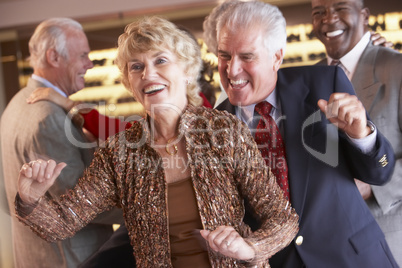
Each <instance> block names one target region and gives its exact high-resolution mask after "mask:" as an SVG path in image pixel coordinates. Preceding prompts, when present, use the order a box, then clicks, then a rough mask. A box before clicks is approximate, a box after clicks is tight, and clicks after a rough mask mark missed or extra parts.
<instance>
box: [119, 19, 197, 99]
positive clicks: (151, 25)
mask: <svg viewBox="0 0 402 268" xmlns="http://www.w3.org/2000/svg"><path fill="white" fill-rule="evenodd" d="M165 49H168V50H169V51H171V52H173V53H174V54H175V55H176V56H177V58H178V60H179V61H180V62H181V63H183V64H184V68H185V72H186V74H187V76H188V77H189V78H190V79H189V81H188V85H187V98H188V102H189V104H191V105H194V106H199V105H201V103H202V98H201V97H200V96H199V91H200V87H199V85H198V82H197V80H198V76H199V75H200V71H201V68H202V61H201V52H200V47H199V45H198V44H197V43H196V42H195V41H194V40H193V39H192V38H191V37H190V36H189V35H188V34H187V33H186V32H184V31H182V30H180V29H178V28H177V26H176V25H175V24H173V23H172V22H170V21H168V20H165V19H163V18H160V17H144V18H142V19H140V20H138V21H135V22H132V23H130V24H128V25H127V26H126V27H125V29H124V33H123V34H121V35H120V36H119V39H118V48H117V57H116V64H117V66H118V67H119V69H120V71H121V74H122V83H123V85H124V86H125V87H126V88H127V89H129V90H130V84H129V81H128V67H127V63H128V61H129V60H131V59H132V58H133V54H136V53H144V52H147V51H150V50H165Z"/></svg>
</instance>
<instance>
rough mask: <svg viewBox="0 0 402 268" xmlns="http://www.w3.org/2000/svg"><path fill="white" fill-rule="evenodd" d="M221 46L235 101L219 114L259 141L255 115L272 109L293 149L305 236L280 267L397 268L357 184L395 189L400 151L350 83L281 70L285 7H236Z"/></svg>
mask: <svg viewBox="0 0 402 268" xmlns="http://www.w3.org/2000/svg"><path fill="white" fill-rule="evenodd" d="M217 37H218V38H217V40H218V68H219V73H220V77H221V83H222V85H223V87H224V89H225V91H226V93H227V94H228V98H229V99H227V100H225V101H224V102H223V103H222V104H220V105H219V106H218V107H217V108H218V109H225V110H228V111H229V112H232V113H234V114H236V115H237V116H238V117H239V118H241V119H242V120H243V121H244V122H246V123H247V124H248V125H249V127H250V129H251V130H252V131H253V132H254V131H255V130H256V128H257V127H256V126H257V124H258V125H259V119H260V117H259V116H258V115H257V113H256V111H255V110H254V108H255V107H256V106H259V104H258V103H260V102H262V101H267V102H269V103H270V104H271V105H272V106H273V107H274V108H273V111H271V113H270V116H272V117H274V119H275V120H276V122H277V123H278V125H279V130H280V133H281V136H282V138H283V140H284V143H285V158H286V162H287V166H288V184H289V191H290V201H291V203H292V205H293V206H294V208H295V209H296V211H297V213H298V214H299V216H300V231H299V234H298V235H297V236H296V238H295V241H294V243H291V244H290V245H289V246H288V247H287V248H286V249H284V250H282V251H281V252H279V253H278V254H276V255H275V256H273V257H272V258H271V259H270V264H271V266H272V267H281V268H282V267H289V268H295V267H336V268H339V267H353V268H355V267H373V268H374V267H397V264H396V262H395V260H394V258H393V256H392V254H391V252H390V250H389V247H388V245H387V243H386V241H385V239H384V235H383V233H382V231H381V229H380V228H379V226H378V224H377V223H376V221H375V220H374V218H373V216H372V215H371V213H370V211H369V209H368V208H367V206H366V204H365V202H364V200H363V198H362V197H361V195H360V193H359V190H358V189H357V187H356V184H355V182H354V178H359V179H361V180H363V181H365V182H366V183H370V184H375V185H382V184H385V183H386V182H388V180H389V179H390V177H391V174H392V171H393V167H394V155H393V151H392V148H391V146H390V145H389V143H388V141H387V140H386V139H385V138H384V137H383V136H382V134H381V133H380V132H378V131H377V130H376V128H375V126H374V125H373V124H371V122H369V121H368V120H367V118H366V112H365V109H364V107H363V105H362V104H361V102H360V101H359V100H358V99H357V98H356V96H354V95H353V94H354V91H353V88H352V85H351V83H350V82H349V80H348V78H347V77H346V76H345V74H344V73H343V72H342V71H341V70H340V69H339V68H336V67H322V66H309V67H296V68H284V69H280V70H279V67H280V65H281V63H282V59H283V53H284V49H285V45H286V23H285V20H284V18H283V16H282V14H281V13H280V12H279V10H278V9H277V8H276V7H274V6H271V5H269V4H266V3H263V2H245V3H239V4H236V5H233V6H232V7H231V8H229V9H228V10H227V11H226V12H224V13H223V14H222V16H220V17H219V18H218V26H217ZM257 104H258V105H257ZM256 110H258V109H256ZM320 110H321V112H320ZM323 114H325V115H326V117H328V118H329V119H326V118H325V116H322V115H323ZM330 122H331V123H332V124H331V123H330ZM270 161H271V162H270V163H275V159H274V161H272V160H270ZM272 167H274V166H272V165H271V168H272Z"/></svg>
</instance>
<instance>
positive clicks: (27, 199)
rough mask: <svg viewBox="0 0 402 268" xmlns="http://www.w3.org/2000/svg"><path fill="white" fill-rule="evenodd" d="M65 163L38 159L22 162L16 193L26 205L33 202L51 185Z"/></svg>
mask: <svg viewBox="0 0 402 268" xmlns="http://www.w3.org/2000/svg"><path fill="white" fill-rule="evenodd" d="M65 166H66V164H65V163H59V164H56V162H55V161H54V160H48V161H46V160H42V159H38V160H35V161H31V162H29V163H28V164H24V165H23V166H22V168H21V170H20V174H19V177H18V193H19V195H20V198H21V200H22V201H23V202H24V203H25V204H27V205H33V204H35V203H36V202H37V201H38V200H39V198H40V197H41V196H43V195H44V194H45V193H46V191H47V190H48V189H49V188H50V187H51V186H52V185H53V183H54V181H55V180H56V178H57V177H58V176H59V175H60V172H61V170H62V169H63V168H64V167H65Z"/></svg>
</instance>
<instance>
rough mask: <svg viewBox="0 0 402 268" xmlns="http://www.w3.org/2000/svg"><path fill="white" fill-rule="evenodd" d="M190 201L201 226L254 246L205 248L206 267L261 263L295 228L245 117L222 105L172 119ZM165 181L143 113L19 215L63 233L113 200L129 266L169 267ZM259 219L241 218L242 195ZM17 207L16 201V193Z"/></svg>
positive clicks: (46, 231) (58, 235) (50, 236)
mask: <svg viewBox="0 0 402 268" xmlns="http://www.w3.org/2000/svg"><path fill="white" fill-rule="evenodd" d="M179 131H180V133H181V134H183V135H184V137H185V139H186V150H187V156H188V161H189V168H190V169H191V179H192V182H193V186H194V190H195V195H196V200H197V205H198V209H199V214H200V218H201V222H202V224H203V226H204V228H205V229H207V230H214V229H216V228H217V227H218V226H220V225H226V226H233V227H234V228H235V229H236V230H237V231H238V232H239V233H240V235H242V236H243V237H244V238H245V239H246V241H247V243H249V244H250V245H251V246H252V247H253V248H254V249H255V251H256V257H255V258H254V259H253V260H252V262H249V263H244V262H241V261H239V260H235V259H232V258H228V257H224V256H222V255H220V254H217V253H216V252H214V251H213V250H211V249H209V250H208V252H209V257H210V262H211V265H212V267H247V266H253V267H269V264H268V258H269V257H271V256H272V255H274V254H275V253H276V252H278V251H279V250H280V249H282V248H284V247H285V246H286V245H288V244H289V243H290V242H291V241H292V239H293V238H294V236H295V235H296V233H297V231H298V216H297V214H296V212H295V211H294V209H293V208H291V206H290V205H289V204H288V202H287V201H286V200H285V198H284V197H283V195H282V192H281V190H280V188H279V186H278V185H277V184H276V181H275V177H274V176H273V175H272V174H271V173H270V171H269V170H268V168H267V167H266V165H265V163H264V160H263V158H262V157H261V154H260V152H259V150H258V148H257V146H256V145H255V143H254V140H253V137H252V136H251V134H250V131H249V129H248V128H247V126H246V125H245V124H243V123H242V122H240V121H239V120H238V119H237V118H235V117H234V116H233V115H230V114H229V113H227V112H222V111H217V110H213V109H206V108H203V107H192V106H189V107H188V108H187V109H186V111H185V112H184V113H183V115H182V117H181V119H180V125H179ZM166 193H167V185H166V182H165V178H164V170H163V167H162V160H161V156H160V155H159V154H158V153H157V152H156V151H155V150H154V149H153V148H152V147H151V138H150V131H149V126H148V123H147V120H145V119H144V120H141V121H138V122H135V123H133V125H132V127H131V128H130V129H128V130H126V131H124V132H121V133H119V134H117V135H115V136H113V137H111V138H109V139H108V140H107V141H106V142H105V143H104V144H102V145H101V146H100V148H99V149H98V150H97V152H96V153H95V157H94V160H93V161H92V163H91V165H90V167H89V168H88V169H87V170H86V171H85V173H84V176H83V177H82V178H81V179H80V180H79V182H78V184H77V186H76V187H75V188H74V189H72V190H70V191H69V192H68V193H67V194H65V195H62V196H61V197H60V198H58V199H57V200H56V199H52V198H50V197H48V196H44V197H43V198H41V199H40V201H39V203H38V205H37V207H36V208H35V209H34V210H33V212H32V213H31V214H29V215H27V216H25V217H24V215H21V214H19V219H20V221H22V222H23V223H25V224H26V225H28V226H30V228H31V229H32V230H33V231H34V232H35V233H37V234H38V235H39V236H41V237H42V238H44V239H46V240H48V241H55V240H58V239H65V238H67V237H70V236H73V235H74V233H75V232H77V231H78V230H79V229H81V228H82V227H84V226H85V225H86V224H87V223H89V222H90V221H91V220H92V219H93V218H95V217H96V215H97V214H99V213H101V212H103V211H105V210H109V209H111V208H112V207H114V206H118V207H121V208H122V209H123V212H124V217H125V221H126V227H127V229H128V231H129V235H130V238H131V244H132V245H133V248H134V255H135V258H136V262H137V267H152V268H153V267H172V266H171V262H170V247H169V234H168V219H167V204H166ZM244 197H246V198H248V200H250V205H251V206H252V208H253V209H254V210H255V213H256V216H257V217H258V218H259V219H260V220H261V222H262V227H261V229H259V230H257V231H256V232H254V233H252V232H251V230H250V228H249V227H248V226H247V225H246V224H244V223H243V220H242V219H243V217H244V204H243V198H244ZM16 210H17V213H19V202H18V199H16Z"/></svg>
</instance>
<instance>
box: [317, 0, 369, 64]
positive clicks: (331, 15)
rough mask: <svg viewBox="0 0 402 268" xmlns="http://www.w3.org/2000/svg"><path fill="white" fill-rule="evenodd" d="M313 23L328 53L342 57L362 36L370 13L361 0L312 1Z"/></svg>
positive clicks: (336, 57) (333, 56) (331, 55)
mask: <svg viewBox="0 0 402 268" xmlns="http://www.w3.org/2000/svg"><path fill="white" fill-rule="evenodd" d="M311 6H312V13H311V17H312V23H313V29H314V32H315V34H316V36H317V38H318V39H320V41H321V42H322V43H323V44H324V46H325V48H326V50H327V54H328V55H329V56H330V57H331V58H334V59H340V58H341V57H343V56H344V55H345V54H347V53H348V52H349V51H350V50H351V49H352V48H353V47H354V46H355V45H356V44H357V43H358V42H359V41H360V39H361V38H362V37H363V35H364V33H365V32H366V30H367V25H368V17H369V15H370V12H369V10H368V9H367V8H364V7H363V3H362V0H312V1H311Z"/></svg>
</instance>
